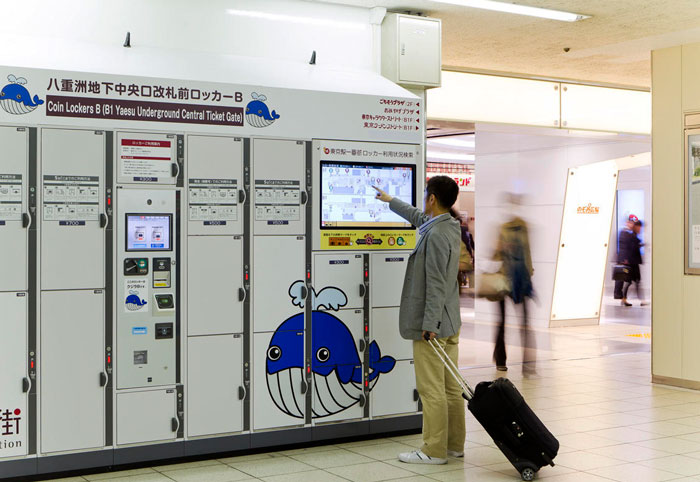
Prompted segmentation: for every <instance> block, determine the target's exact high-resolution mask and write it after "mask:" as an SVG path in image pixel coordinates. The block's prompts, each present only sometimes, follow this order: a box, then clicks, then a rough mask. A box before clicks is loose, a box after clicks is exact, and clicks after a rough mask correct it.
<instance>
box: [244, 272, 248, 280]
mask: <svg viewBox="0 0 700 482" xmlns="http://www.w3.org/2000/svg"><path fill="white" fill-rule="evenodd" d="M245 280H246V281H248V273H246V274H245Z"/></svg>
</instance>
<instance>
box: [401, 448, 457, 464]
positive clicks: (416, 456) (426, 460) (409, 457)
mask: <svg viewBox="0 0 700 482" xmlns="http://www.w3.org/2000/svg"><path fill="white" fill-rule="evenodd" d="M399 460H400V461H401V462H405V463H407V464H432V465H444V464H446V463H447V459H439V458H437V457H430V456H428V455H425V454H424V453H423V451H422V450H420V449H419V450H414V451H413V452H404V453H402V454H399Z"/></svg>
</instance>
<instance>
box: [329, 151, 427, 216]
mask: <svg viewBox="0 0 700 482" xmlns="http://www.w3.org/2000/svg"><path fill="white" fill-rule="evenodd" d="M414 169H415V166H413V165H399V164H354V163H352V164H348V163H338V162H326V161H321V228H357V227H367V228H374V229H376V228H406V227H410V226H411V224H410V223H409V222H407V221H406V220H405V219H403V218H402V217H400V216H399V215H397V214H395V213H393V212H392V211H391V210H390V209H389V204H388V203H385V202H382V201H380V200H378V199H376V195H377V191H375V190H374V189H373V188H372V186H377V187H378V188H380V189H382V190H384V191H386V192H387V193H388V194H389V195H391V196H393V197H397V198H399V199H401V200H402V201H405V202H407V203H408V204H411V205H413V204H414V203H415V180H414Z"/></svg>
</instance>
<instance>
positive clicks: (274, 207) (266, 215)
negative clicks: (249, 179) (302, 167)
mask: <svg viewBox="0 0 700 482" xmlns="http://www.w3.org/2000/svg"><path fill="white" fill-rule="evenodd" d="M300 219H301V186H300V183H299V181H287V180H282V179H256V180H255V220H256V221H268V224H289V221H299V220H300ZM270 221H275V223H271V222H270Z"/></svg>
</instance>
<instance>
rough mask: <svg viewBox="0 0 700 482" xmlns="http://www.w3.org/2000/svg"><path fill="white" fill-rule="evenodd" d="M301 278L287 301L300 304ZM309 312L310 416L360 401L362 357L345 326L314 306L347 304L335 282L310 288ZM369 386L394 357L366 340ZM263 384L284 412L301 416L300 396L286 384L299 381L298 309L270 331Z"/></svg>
mask: <svg viewBox="0 0 700 482" xmlns="http://www.w3.org/2000/svg"><path fill="white" fill-rule="evenodd" d="M302 285H303V281H297V282H296V283H294V284H293V285H292V286H291V287H290V289H289V294H290V295H291V296H292V299H293V303H294V304H295V305H298V306H300V307H302V308H303V304H304V300H303V299H302V298H301V291H302V290H301V288H302ZM311 299H312V304H313V307H314V309H313V311H312V313H311V346H312V348H311V350H312V354H311V356H312V361H311V373H312V375H313V384H314V392H315V395H316V399H317V401H318V403H317V404H314V406H313V407H312V414H313V418H323V417H327V416H329V415H333V414H336V413H338V412H341V411H343V410H345V409H347V408H349V407H352V406H353V405H355V404H357V403H358V402H359V401H360V395H362V383H363V370H362V359H361V358H360V353H359V352H358V351H357V347H356V342H355V338H354V337H353V335H352V333H351V332H350V330H349V329H348V327H347V326H346V325H345V323H343V322H342V321H341V320H340V319H339V318H338V317H336V316H335V315H333V314H331V313H328V312H327V311H319V308H325V309H329V310H338V308H339V307H341V306H344V305H345V304H347V297H346V296H345V293H343V292H342V291H341V290H339V289H338V288H335V287H327V288H324V289H322V290H321V291H320V292H319V293H318V294H316V292H315V291H314V290H313V289H312V298H311ZM369 355H370V356H369V358H370V360H369V376H368V380H367V381H368V383H369V386H370V389H371V388H373V387H374V385H375V384H376V383H377V381H378V379H379V376H380V375H381V374H383V373H389V372H390V371H392V370H393V369H394V366H395V365H396V360H395V359H394V358H393V357H390V356H382V354H381V350H380V348H379V345H378V344H377V342H376V341H372V342H371V343H370V345H369ZM266 368H267V370H266V371H267V387H268V391H269V393H270V397H271V398H272V400H273V401H274V403H275V405H276V406H277V407H278V408H279V409H280V410H281V411H283V412H285V413H286V414H287V415H290V416H292V417H296V418H304V413H303V411H302V409H301V407H303V402H304V401H303V395H299V394H298V393H296V391H295V390H293V389H292V387H295V386H300V385H301V382H302V381H303V378H304V314H303V313H299V314H296V315H294V316H291V317H290V318H288V319H287V320H285V321H284V322H283V323H282V324H281V325H280V326H279V327H278V328H277V330H276V331H275V334H274V335H273V336H272V339H271V340H270V345H269V347H268V349H267V366H266Z"/></svg>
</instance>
